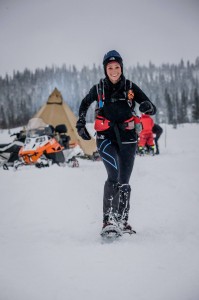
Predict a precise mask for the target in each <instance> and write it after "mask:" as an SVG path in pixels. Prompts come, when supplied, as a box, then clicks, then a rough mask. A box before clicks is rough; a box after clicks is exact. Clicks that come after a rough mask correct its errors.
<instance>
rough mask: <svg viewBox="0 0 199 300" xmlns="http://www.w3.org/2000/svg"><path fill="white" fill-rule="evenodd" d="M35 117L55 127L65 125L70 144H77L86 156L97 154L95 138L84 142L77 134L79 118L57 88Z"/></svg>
mask: <svg viewBox="0 0 199 300" xmlns="http://www.w3.org/2000/svg"><path fill="white" fill-rule="evenodd" d="M34 117H38V118H41V119H43V120H44V122H46V123H47V124H50V125H53V126H54V127H55V126H57V125H59V124H65V125H66V127H67V129H68V131H67V134H68V135H69V136H70V138H71V140H70V144H74V143H77V144H78V145H79V146H80V147H81V148H82V150H83V152H84V154H86V155H89V156H91V155H93V153H94V152H96V150H97V149H96V142H95V139H94V138H91V140H89V141H85V140H83V139H82V138H81V137H80V136H79V135H78V133H77V130H76V128H75V125H76V122H77V118H76V117H75V115H74V113H73V112H72V110H71V109H70V108H69V106H68V105H67V104H66V103H65V102H64V101H63V98H62V95H61V93H60V92H59V91H58V89H57V88H55V89H54V91H53V92H52V94H51V95H50V96H49V98H48V101H47V103H46V104H44V105H43V106H42V107H41V109H40V110H39V111H38V112H37V114H36V115H35V116H34Z"/></svg>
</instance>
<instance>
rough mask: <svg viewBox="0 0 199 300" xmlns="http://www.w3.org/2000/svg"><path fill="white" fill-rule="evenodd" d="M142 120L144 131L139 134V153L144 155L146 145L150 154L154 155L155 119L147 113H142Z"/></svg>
mask: <svg viewBox="0 0 199 300" xmlns="http://www.w3.org/2000/svg"><path fill="white" fill-rule="evenodd" d="M140 122H141V123H142V128H143V129H142V131H141V132H140V135H139V142H138V154H140V155H144V154H145V149H146V147H147V148H148V151H149V153H150V154H152V155H154V148H155V147H154V139H153V131H152V129H153V126H154V121H153V119H152V118H151V117H150V116H149V115H146V114H142V115H141V118H140Z"/></svg>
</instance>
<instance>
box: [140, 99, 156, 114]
mask: <svg viewBox="0 0 199 300" xmlns="http://www.w3.org/2000/svg"><path fill="white" fill-rule="evenodd" d="M139 110H140V111H141V112H142V113H144V114H146V113H153V105H152V104H151V102H149V101H144V102H142V103H141V104H140V107H139Z"/></svg>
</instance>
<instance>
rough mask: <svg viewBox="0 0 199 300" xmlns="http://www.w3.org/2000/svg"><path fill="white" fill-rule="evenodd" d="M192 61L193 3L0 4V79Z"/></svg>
mask: <svg viewBox="0 0 199 300" xmlns="http://www.w3.org/2000/svg"><path fill="white" fill-rule="evenodd" d="M112 49H115V50H117V51H119V52H120V54H121V55H122V57H123V59H124V63H125V65H126V66H127V67H128V66H130V65H136V64H137V63H138V62H139V63H140V64H148V62H149V61H151V62H153V63H154V64H156V65H160V64H162V63H164V62H165V63H166V62H169V63H178V62H179V61H180V59H181V58H183V59H184V60H185V61H186V60H190V61H191V62H194V61H195V59H196V57H197V56H199V1H198V0H164V1H163V0H34V1H32V0H0V75H2V76H4V75H5V74H6V73H8V74H9V75H12V74H13V70H19V71H23V70H24V68H26V67H27V68H28V69H30V70H34V69H35V68H37V67H38V68H44V67H45V66H46V65H47V66H49V67H51V66H52V64H55V65H57V66H61V65H62V64H63V63H66V65H67V66H69V65H73V64H74V65H76V66H77V67H78V69H80V68H81V67H82V66H83V65H87V66H92V65H93V63H95V64H96V65H99V64H101V62H102V59H103V56H104V54H105V52H107V51H109V50H112Z"/></svg>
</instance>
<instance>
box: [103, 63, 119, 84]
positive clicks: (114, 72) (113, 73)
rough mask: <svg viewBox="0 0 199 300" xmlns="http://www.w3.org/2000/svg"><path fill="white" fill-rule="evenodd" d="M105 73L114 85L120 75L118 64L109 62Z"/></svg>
mask: <svg viewBox="0 0 199 300" xmlns="http://www.w3.org/2000/svg"><path fill="white" fill-rule="evenodd" d="M106 73H107V75H108V78H109V80H110V81H111V82H112V83H113V84H115V83H117V82H118V81H119V79H120V76H121V75H122V69H121V66H120V64H119V63H118V62H111V63H109V64H108V65H107V66H106Z"/></svg>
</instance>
